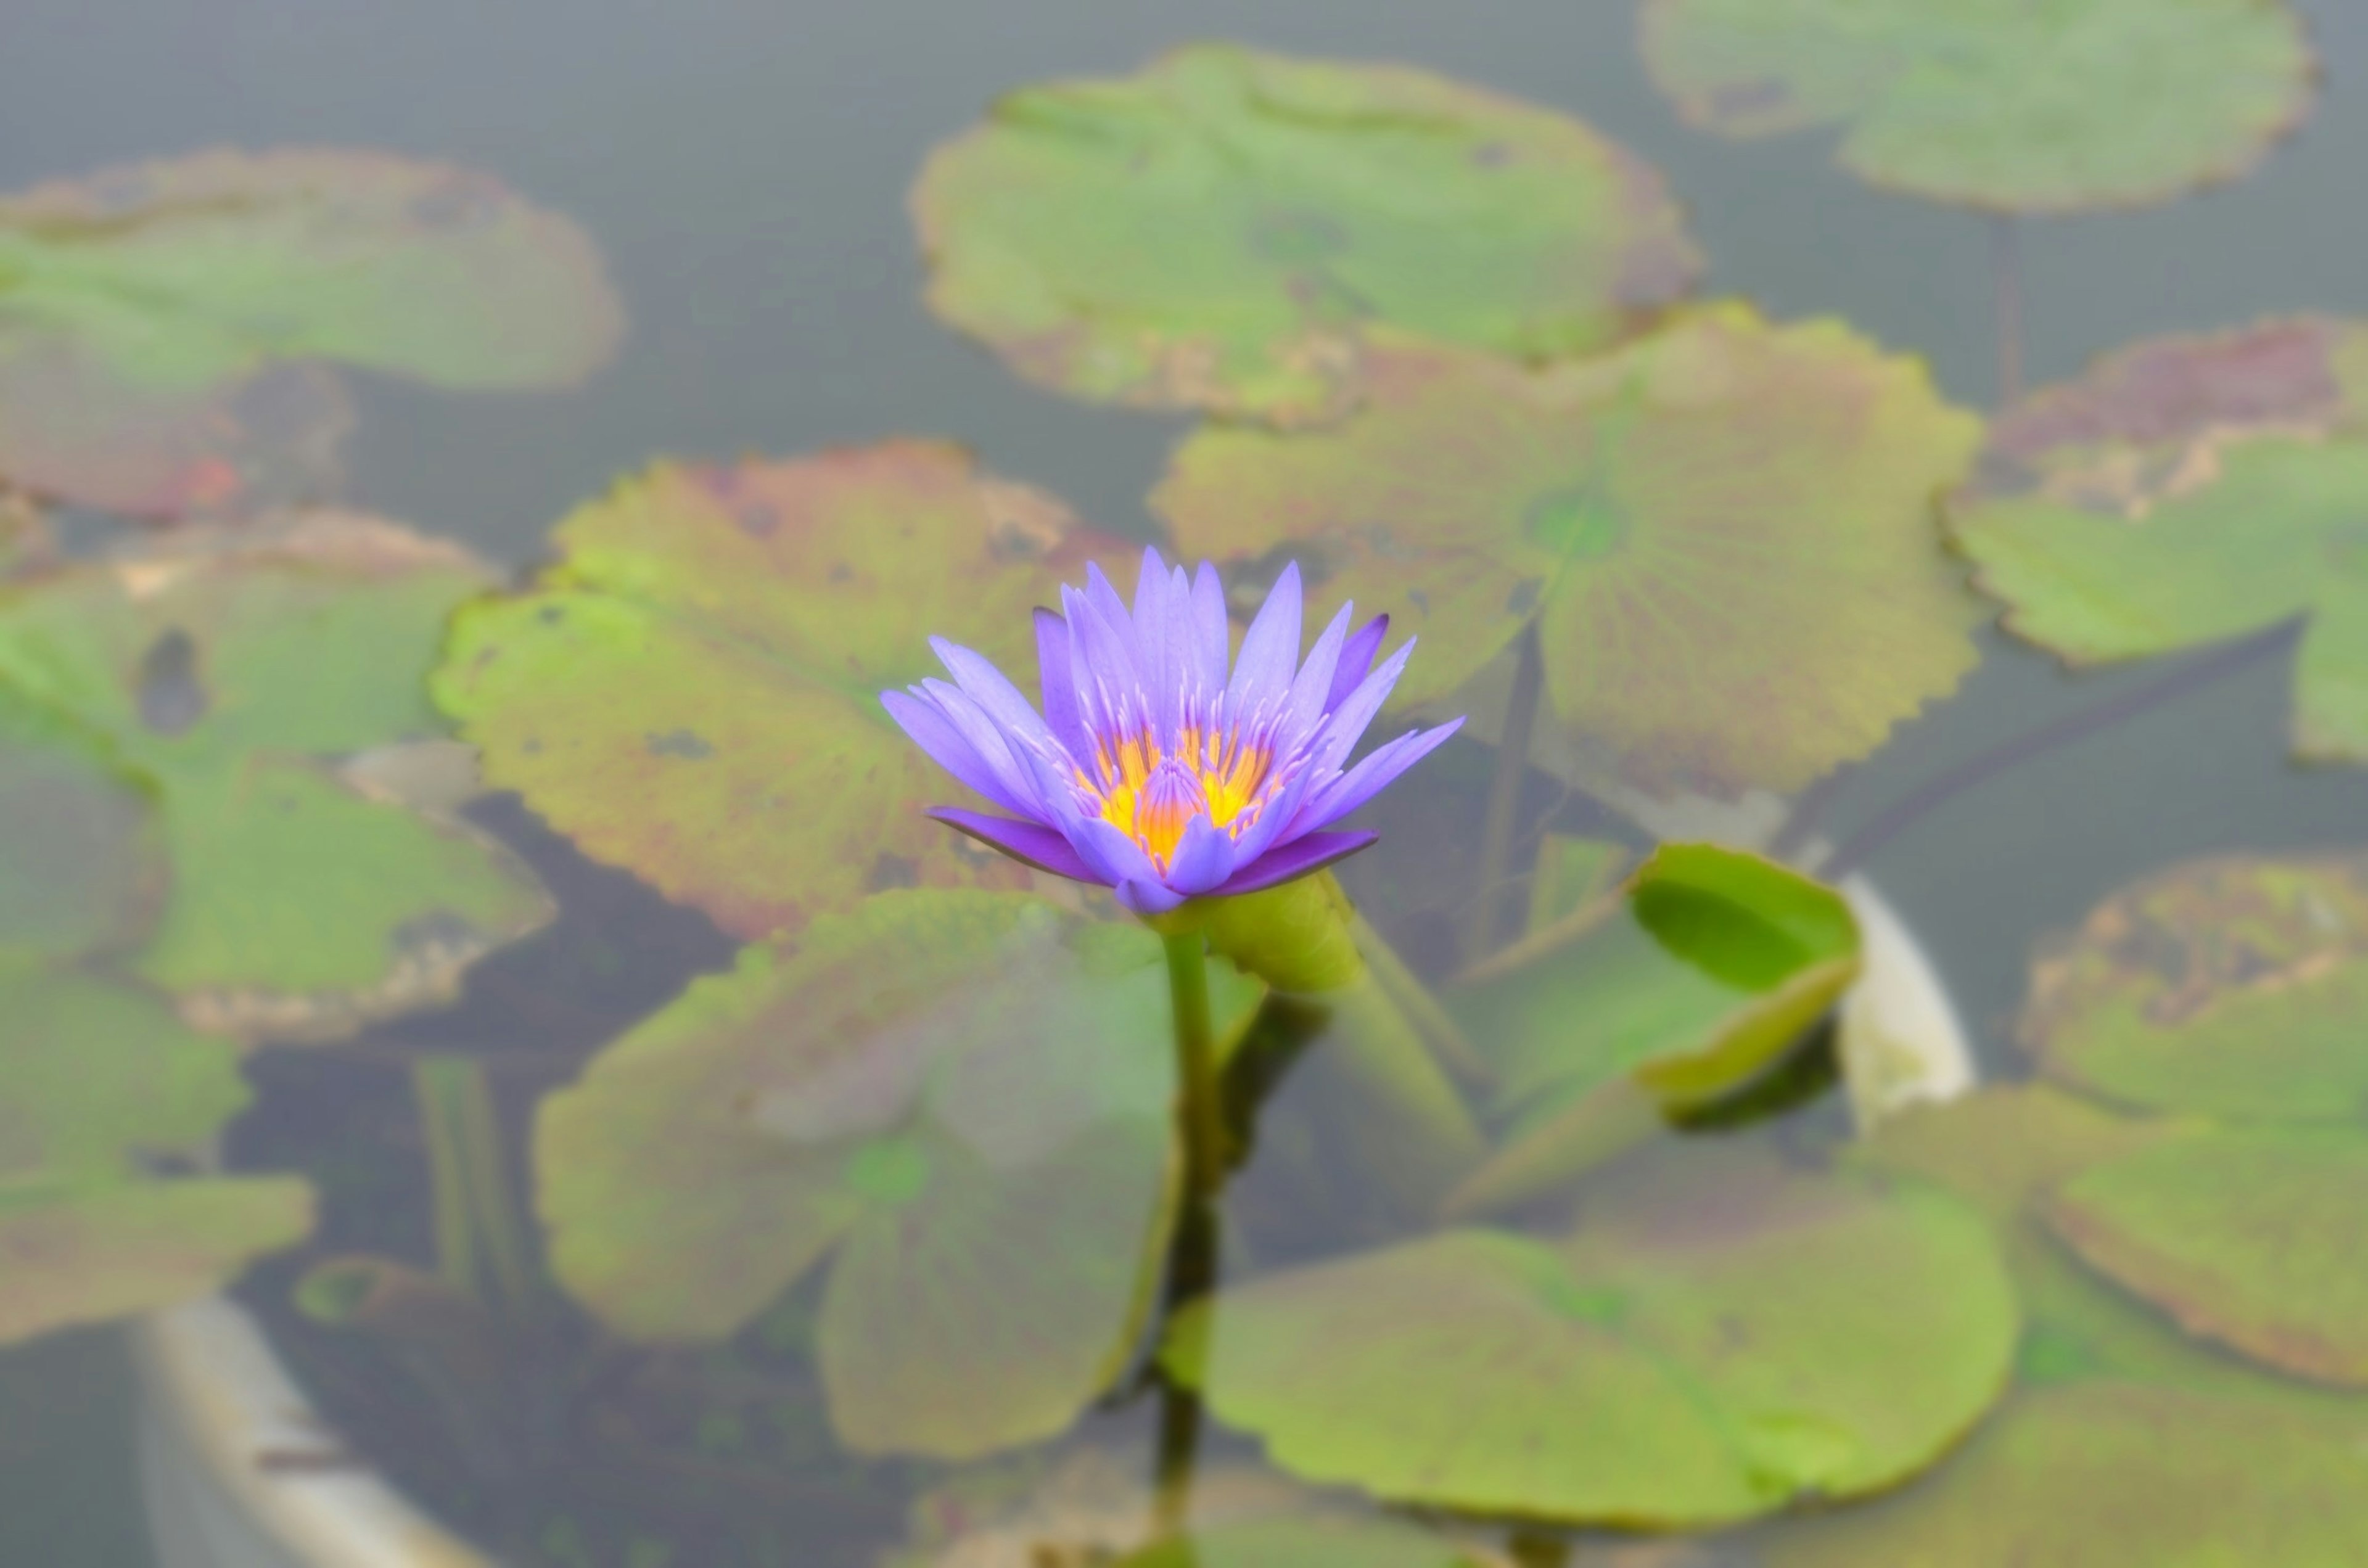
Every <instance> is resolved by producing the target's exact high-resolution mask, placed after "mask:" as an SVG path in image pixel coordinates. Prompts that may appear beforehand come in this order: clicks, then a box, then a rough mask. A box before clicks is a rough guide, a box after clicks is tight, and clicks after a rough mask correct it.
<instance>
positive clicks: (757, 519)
mask: <svg viewBox="0 0 2368 1568" xmlns="http://www.w3.org/2000/svg"><path fill="white" fill-rule="evenodd" d="M554 538H555V542H556V544H557V547H558V550H559V552H560V562H559V563H558V564H557V565H555V566H553V567H552V568H551V569H550V570H548V571H547V572H545V573H544V574H542V576H541V578H539V579H538V580H537V581H536V582H535V583H534V584H533V585H530V586H529V587H528V588H527V589H526V590H525V591H524V592H522V593H518V594H516V595H512V596H510V597H503V598H496V599H489V600H485V601H484V602H481V603H479V604H475V605H472V606H470V607H469V608H467V609H465V610H463V611H462V612H461V615H460V617H459V619H458V620H457V622H456V623H455V626H454V628H453V633H452V639H451V642H450V647H449V649H448V650H447V652H446V655H445V660H444V664H443V665H442V667H441V668H440V669H439V670H438V672H437V676H436V683H435V688H436V695H437V699H438V701H439V702H441V703H442V704H443V705H444V707H445V709H446V710H448V711H450V713H451V714H453V716H454V717H455V718H457V719H458V720H459V721H460V722H461V729H462V733H464V734H465V735H466V736H467V738H468V739H470V740H472V741H473V742H475V743H476V744H478V745H479V746H480V747H481V748H482V749H483V751H484V766H485V776H486V778H487V780H488V781H489V782H491V783H493V784H495V785H500V786H504V787H507V788H509V789H514V790H518V792H519V793H521V794H522V795H524V796H525V797H526V801H527V804H529V806H531V807H533V808H534V809H535V810H536V811H537V812H540V813H541V815H542V816H543V817H544V818H545V819H546V820H548V821H549V822H550V823H551V824H552V826H554V827H556V828H557V829H559V830H560V831H561V832H562V833H564V834H566V835H568V836H569V837H571V838H573V839H574V840H575V843H576V844H577V846H579V847H581V848H582V849H583V850H584V851H585V852H586V854H588V855H591V856H593V857H594V858H598V859H601V860H606V861H608V862H609V863H611V864H613V865H620V866H622V867H624V868H625V869H628V870H630V871H632V872H633V873H634V874H635V875H637V876H639V877H640V878H642V879H643V881H648V882H651V883H653V884H655V886H656V887H657V888H659V889H660V890H661V891H662V892H666V894H667V895H668V896H669V897H672V898H675V899H677V900H679V901H681V902H684V903H691V904H696V905H697V906H698V907H699V908H700V909H702V910H704V911H706V912H707V914H708V915H711V916H712V917H713V919H714V920H715V921H716V923H717V924H719V925H721V926H723V928H724V929H725V930H727V931H730V932H732V933H734V935H736V936H741V937H759V936H764V935H766V934H768V933H769V932H772V931H776V930H793V929H795V928H796V927H797V926H801V925H803V923H804V922H805V921H806V920H808V919H810V918H812V917H813V916H814V915H816V914H818V913H821V912H824V911H827V910H834V909H845V908H847V907H848V906H849V905H851V904H853V903H855V902H856V901H857V900H858V899H860V898H861V897H862V896H863V895H864V894H865V893H866V892H874V891H879V890H882V889H886V888H893V887H903V886H911V885H915V884H918V885H921V886H926V887H948V886H965V885H980V886H987V887H1019V886H1025V885H1026V882H1027V874H1026V872H1025V871H1023V870H1022V869H1019V866H1018V864H1017V863H1016V862H1014V861H1011V860H1008V859H1006V858H1003V857H1002V856H999V855H997V854H996V853H994V852H993V851H992V850H989V849H985V848H984V847H982V846H978V845H976V844H973V843H972V842H971V840H969V839H967V838H965V837H963V836H962V835H960V834H957V833H953V832H951V831H949V830H948V829H947V828H946V827H945V826H944V825H943V824H939V823H936V822H932V821H930V820H928V818H926V817H924V816H923V815H922V811H923V809H924V808H925V807H927V806H928V805H930V804H932V803H934V802H939V801H945V800H946V799H947V798H948V791H949V790H950V789H952V788H954V787H953V786H951V785H949V784H948V783H947V782H946V780H945V777H944V775H943V774H942V773H940V772H939V769H938V767H937V766H936V765H935V764H934V763H932V762H930V761H929V759H928V757H927V756H924V755H923V754H922V752H921V751H920V749H919V748H918V747H916V746H915V745H914V744H912V742H911V741H909V740H908V739H906V738H905V734H904V733H903V732H902V731H900V730H898V729H897V728H896V726H895V725H894V723H893V722H890V720H889V718H888V714H887V712H886V710H884V709H882V707H881V705H880V693H881V692H882V690H883V689H888V688H892V687H903V686H905V685H909V684H911V683H912V682H915V681H917V680H920V679H923V678H925V677H928V676H934V675H937V674H939V673H940V672H939V670H938V667H937V664H936V661H935V659H934V658H933V656H932V655H931V653H930V651H929V640H930V638H931V637H933V636H940V637H944V638H946V639H948V640H950V641H951V642H958V643H960V644H962V646H964V647H967V648H973V649H975V650H977V651H978V652H979V653H983V654H985V656H986V657H988V658H990V659H992V660H994V661H995V662H996V665H997V666H998V667H1000V668H1001V669H1003V670H1004V671H1005V672H1007V673H1008V674H1009V675H1010V676H1012V678H1013V679H1014V680H1015V681H1017V682H1019V684H1020V685H1021V686H1023V687H1026V686H1029V685H1030V684H1032V681H1033V678H1034V669H1035V626H1034V621H1033V619H1031V611H1032V610H1033V609H1034V608H1035V607H1037V606H1039V605H1056V604H1058V603H1059V602H1060V597H1059V585H1060V584H1061V583H1062V582H1063V581H1064V580H1067V581H1071V582H1075V581H1079V580H1081V579H1082V576H1083V572H1084V566H1085V562H1086V561H1087V559H1089V558H1095V557H1099V558H1101V559H1103V560H1105V561H1106V562H1109V563H1110V564H1112V565H1115V564H1116V563H1117V562H1119V561H1120V559H1121V558H1122V557H1127V556H1131V555H1133V554H1135V553H1137V552H1136V551H1131V550H1129V549H1128V548H1127V547H1125V546H1123V545H1122V544H1121V543H1119V542H1118V541H1117V540H1112V539H1110V538H1109V537H1108V536H1104V535H1099V534H1095V533H1092V532H1090V531H1088V530H1087V529H1084V528H1080V527H1078V526H1077V524H1076V519H1075V518H1074V517H1071V515H1070V514H1069V512H1068V511H1067V509H1066V508H1064V507H1063V506H1061V505H1060V504H1059V503H1058V502H1056V501H1053V499H1052V498H1051V497H1049V496H1046V495H1044V494H1041V493H1040V492H1037V491H1033V490H1030V489H1027V488H1025V487H1023V486H1020V485H1017V484H1012V483H1007V482H1005V481H1002V480H998V479H996V478H994V477H993V476H991V475H989V474H986V473H984V472H980V470H979V469H978V468H977V466H976V465H975V464H974V463H973V460H971V458H970V455H969V454H968V453H966V452H964V451H962V449H959V448H956V447H953V446H951V445H948V444H945V443H942V442H935V441H911V440H906V441H890V442H884V443H882V444H880V445H878V446H873V447H864V448H856V449H842V450H837V451H831V452H825V453H823V454H821V455H819V456H815V457H810V458H801V459H795V460H788V461H749V462H744V463H740V464H737V465H730V466H710V465H704V464H684V463H660V464H658V465H656V466H655V467H654V468H652V469H650V470H649V471H648V472H645V473H643V474H642V475H640V476H638V477H636V478H633V479H630V480H627V481H625V482H624V483H620V485H619V486H618V487H617V488H616V489H615V490H614V491H612V492H611V493H610V494H609V495H607V496H606V497H604V498H602V499H600V500H598V501H595V502H592V503H590V504H588V505H586V506H584V507H582V508H581V509H579V510H578V511H576V512H575V514H574V515H573V516H572V517H568V518H567V519H566V520H565V521H564V522H563V523H561V524H560V525H559V528H558V530H557V532H556V534H555V536H554Z"/></svg>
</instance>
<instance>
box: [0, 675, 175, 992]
mask: <svg viewBox="0 0 2368 1568" xmlns="http://www.w3.org/2000/svg"><path fill="white" fill-rule="evenodd" d="M152 806H153V801H152V799H151V795H150V791H148V790H144V789H142V787H141V786H140V785H139V784H138V783H137V782H136V781H134V780H133V779H132V778H130V777H128V776H127V775H126V774H125V773H124V772H123V770H122V769H121V768H120V767H118V766H116V765H115V764H114V763H113V762H112V761H111V760H110V759H109V758H108V756H107V753H106V750H105V748H104V746H103V745H102V744H100V743H99V742H98V741H97V738H96V737H94V736H92V735H90V734H87V733H80V732H77V731H76V730H75V729H74V727H73V726H71V725H68V724H66V723H64V722H62V721H60V720H58V719H57V718H55V717H54V716H52V715H49V714H45V713H42V712H40V711H39V710H34V709H32V708H30V707H28V706H27V705H25V704H24V703H22V702H20V701H19V700H17V699H15V698H14V697H13V696H11V695H10V694H8V693H7V692H6V691H5V690H0V960H6V959H19V958H28V957H40V958H68V957H72V956H74V955H76V954H80V953H87V952H92V951H95V950H97V949H103V948H120V947H123V946H126V945H128V944H129V943H131V941H133V940H134V939H135V938H137V937H139V936H140V935H141V934H142V932H143V931H144V929H145V928H146V926H147V925H148V923H149V921H150V920H151V919H152V918H153V917H154V915H155V913H156V910H157V908H158V907H159V905H160V904H161V903H162V902H163V900H164V896H165V875H166V870H165V856H164V846H163V844H162V841H161V838H160V835H159V833H158V830H157V826H156V823H155V820H154V813H153V811H152Z"/></svg>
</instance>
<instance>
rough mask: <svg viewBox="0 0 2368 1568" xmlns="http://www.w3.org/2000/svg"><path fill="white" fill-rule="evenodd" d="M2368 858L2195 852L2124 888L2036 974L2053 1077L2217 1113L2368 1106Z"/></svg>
mask: <svg viewBox="0 0 2368 1568" xmlns="http://www.w3.org/2000/svg"><path fill="white" fill-rule="evenodd" d="M2363 1017H2368V856H2362V855H2322V856H2304V857H2290V858H2267V857H2246V856H2222V857H2214V858H2207V859H2202V860H2192V861H2189V862H2187V863H2186V864H2184V865H2181V866H2178V867H2175V868H2173V869H2169V870H2167V871H2163V872H2159V873H2157V874H2156V875H2154V876H2151V877H2148V878H2146V879H2145V880H2144V881H2140V882H2138V883H2136V884H2135V885H2134V886H2131V887H2129V888H2125V889H2123V891H2122V892H2117V893H2115V894H2114V895H2113V896H2112V898H2109V899H2107V900H2106V901H2105V902H2104V903H2101V904H2100V905H2099V906H2098V907H2097V908H2096V909H2095V910H2094V911H2093V912H2092V913H2091V914H2090V915H2089V918H2088V919H2087V920H2086V921H2085V922H2083V923H2082V925H2081V926H2080V929H2079V931H2078V933H2077V934H2076V935H2075V936H2074V937H2072V938H2071V939H2070V940H2069V941H2068V942H2066V943H2065V944H2063V945H2062V946H2061V947H2060V948H2059V949H2057V950H2056V951H2055V953H2053V954H2051V955H2049V956H2047V957H2045V958H2043V959H2042V960H2040V961H2039V962H2038V963H2037V964H2035V965H2034V966H2033V968H2032V991H2031V1002H2030V1005H2029V1006H2028V1007H2027V1008H2026V1010H2025V1012H2024V1015H2023V1020H2022V1039H2023V1041H2024V1043H2025V1044H2026V1045H2027V1046H2028V1047H2030V1049H2031V1050H2032V1052H2033V1053H2034V1054H2036V1055H2037V1056H2038V1058H2039V1060H2040V1062H2041V1064H2042V1065H2043V1066H2044V1068H2045V1069H2046V1071H2047V1072H2048V1074H2050V1075H2051V1076H2054V1077H2055V1078H2058V1079H2060V1080H2063V1081H2065V1082H2067V1083H2071V1084H2074V1085H2079V1086H2081V1087H2083V1088H2088V1089H2092V1090H2094V1091H2096V1092H2098V1093H2100V1094H2103V1095H2106V1096H2111V1097H2112V1098H2115V1099H2119V1100H2123V1101H2126V1102H2129V1103H2131V1104H2135V1105H2141V1106H2147V1107H2153V1108H2166V1109H2173V1110H2192V1111H2203V1112H2208V1113H2211V1114H2213V1115H2218V1116H2231V1117H2263V1118H2304V1119H2341V1120H2349V1119H2352V1118H2355V1117H2357V1116H2358V1115H2359V1114H2360V1108H2361V1107H2362V1104H2363V1103H2368V1050H2362V1039H2361V1020H2362V1018H2363Z"/></svg>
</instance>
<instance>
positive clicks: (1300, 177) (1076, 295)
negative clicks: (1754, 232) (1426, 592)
mask: <svg viewBox="0 0 2368 1568" xmlns="http://www.w3.org/2000/svg"><path fill="white" fill-rule="evenodd" d="M913 206H914V214H915V217H916V221H917V222H918V224H919V226H920V231H921V240H922V244H923V245H924V247H925V248H926V250H927V251H928V256H929V260H930V264H931V272H932V276H931V279H930V287H929V303H930V305H931V307H932V308H933V309H935V310H936V311H937V312H938V313H939V315H940V316H942V317H943V318H945V319H946V320H947V321H949V322H951V323H952V324H954V325H955V326H957V327H960V328H961V329H962V330H963V331H965V332H969V333H972V334H973V335H976V336H978V337H981V338H983V339H985V341H986V342H987V343H989V344H990V345H992V346H993V347H995V348H996V350H997V351H998V352H999V353H1001V354H1002V356H1003V357H1004V358H1005V360H1006V361H1007V362H1008V364H1009V365H1010V366H1011V367H1012V368H1013V369H1015V370H1017V371H1019V373H1020V374H1021V375H1024V376H1026V377H1028V378H1029V379H1030V380H1031V381H1037V382H1039V383H1041V384H1043V385H1046V386H1051V387H1054V388H1057V389H1059V390H1061V391H1063V392H1070V393H1073V394H1075V395H1077V396H1081V397H1087V398H1091V399H1095V400H1098V401H1107V402H1116V403H1138V404H1147V405H1150V406H1154V407H1187V408H1208V409H1213V410H1218V411H1221V412H1224V413H1228V414H1235V415H1256V416H1259V417H1264V418H1268V419H1270V420H1273V421H1276V422H1278V423H1282V424H1298V423H1305V422H1309V421H1314V420H1322V419H1326V418H1329V417H1332V416H1334V415H1338V414H1339V413H1340V412H1342V411H1343V410H1344V409H1345V408H1346V407H1347V406H1349V404H1350V403H1352V402H1353V401H1354V400H1355V398H1356V396H1357V394H1358V391H1359V383H1360V380H1361V375H1362V369H1363V363H1362V362H1363V359H1364V356H1365V353H1366V350H1367V347H1368V333H1367V329H1368V328H1369V327H1370V326H1372V325H1375V324H1388V325H1392V326H1396V327H1402V328H1406V329H1408V330H1411V331H1413V332H1415V333H1418V334H1421V335H1424V336H1427V337H1432V338H1438V339H1442V340H1444V341H1447V342H1451V343H1459V344H1465V345H1469V346H1471V347H1474V348H1484V349H1491V350H1494V351H1496V352H1497V353H1501V354H1508V355H1516V356H1522V357H1538V356H1544V355H1554V354H1568V353H1577V352H1581V351H1584V350H1587V349H1590V348H1595V347H1600V346H1601V345H1603V344H1604V343H1606V342H1608V341H1610V340H1611V338H1612V337H1613V336H1614V335H1617V334H1618V333H1619V332H1620V331H1621V330H1622V327H1623V326H1625V325H1626V324H1629V323H1630V322H1631V321H1633V320H1634V318H1635V317H1636V316H1637V315H1638V314H1639V313H1641V312H1646V311H1649V310H1651V309H1653V308H1654V307H1656V306H1659V305H1662V304H1665V303H1667V302H1668V301H1670V300H1673V299H1675V298H1677V297H1678V296H1679V295H1680V294H1682V293H1684V292H1685V291H1686V290H1687V288H1688V287H1689V286H1690V285H1691V283H1692V281H1693V278H1694V275H1695V273H1696V272H1697V271H1698V270H1699V268H1700V267H1701V259H1700V257H1699V256H1697V254H1696V253H1695V251H1694V248H1693V245H1692V244H1691V241H1689V240H1688V238H1687V237H1686V234H1685V231H1684V226H1683V222H1682V219H1681V216H1680V214H1679V210H1678V207H1677V204H1676V203H1675V202H1673V201H1672V200H1670V199H1669V196H1668V192H1667V191H1666V190H1665V189H1664V188H1663V187H1662V185H1661V181H1660V179H1659V177H1658V176H1656V175H1655V174H1654V173H1653V171H1652V170H1651V169H1649V168H1647V167H1646V166H1645V165H1643V164H1642V163H1640V162H1638V161H1637V160H1636V159H1634V158H1633V157H1631V156H1630V155H1629V154H1628V153H1624V152H1622V151H1621V150H1620V149H1619V148H1617V147H1615V146H1613V145H1612V144H1611V143H1610V142H1606V141H1604V140H1603V139H1602V138H1601V137H1600V136H1598V135H1596V134H1595V132H1594V131H1590V130H1588V128H1587V127H1586V126H1585V125H1582V124H1580V123H1579V122H1578V121H1577V120H1575V119H1568V118H1567V117H1565V116H1563V115H1559V114H1554V113H1552V112H1551V111H1548V110H1545V109H1542V108H1536V107H1534V106H1532V105H1529V104H1524V103H1520V102H1518V101H1516V100H1514V99H1510V98H1505V97H1497V96H1496V95H1495V94H1491V93H1486V92H1483V91H1480V90H1478V89H1476V88H1472V87H1466V86H1463V85H1458V84H1455V83H1452V82H1449V81H1445V80H1442V79H1441V78H1440V77H1437V76H1432V75H1429V74H1425V73H1422V72H1418V71H1413V70H1409V69H1406V67H1403V66H1392V65H1343V64H1337V63H1329V62H1318V61H1308V60H1293V59H1288V58H1285V57H1282V56H1279V55H1272V54H1263V53H1258V52H1256V51H1251V50H1247V49H1242V48H1239V47H1237V46H1233V45H1226V44H1204V45H1201V46H1198V47H1195V48H1190V49H1183V50H1178V51H1176V52H1174V53H1171V54H1168V55H1167V56H1165V57H1163V58H1162V59H1160V60H1158V61H1157V62H1154V63H1153V64H1152V65H1151V66H1150V67H1149V68H1148V69H1146V70H1145V71H1144V72H1143V73H1142V74H1138V75H1135V76H1132V77H1126V78H1121V79H1117V80H1102V81H1085V82H1063V83H1054V84H1051V85H1042V86H1037V87H1030V88H1027V89H1025V90H1022V91H1020V92H1018V93H1014V94H1012V95H1011V96H1010V97H1007V98H1005V99H1004V100H1003V101H1002V102H1001V103H999V104H998V105H996V108H995V110H994V113H993V115H992V117H991V118H990V119H989V120H988V121H987V123H986V124H985V126H983V127H981V128H980V129H978V130H976V131H972V132H971V133H970V134H969V135H967V136H964V137H962V139H961V140H959V141H957V142H952V143H951V144H950V145H948V146H946V147H943V148H940V149H939V151H938V153H936V155H935V156H934V157H932V158H931V159H930V161H929V165H928V168H927V169H926V170H925V171H924V172H923V173H922V176H921V180H920V184H919V186H918V187H917V188H916V190H915V192H914V201H913Z"/></svg>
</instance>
